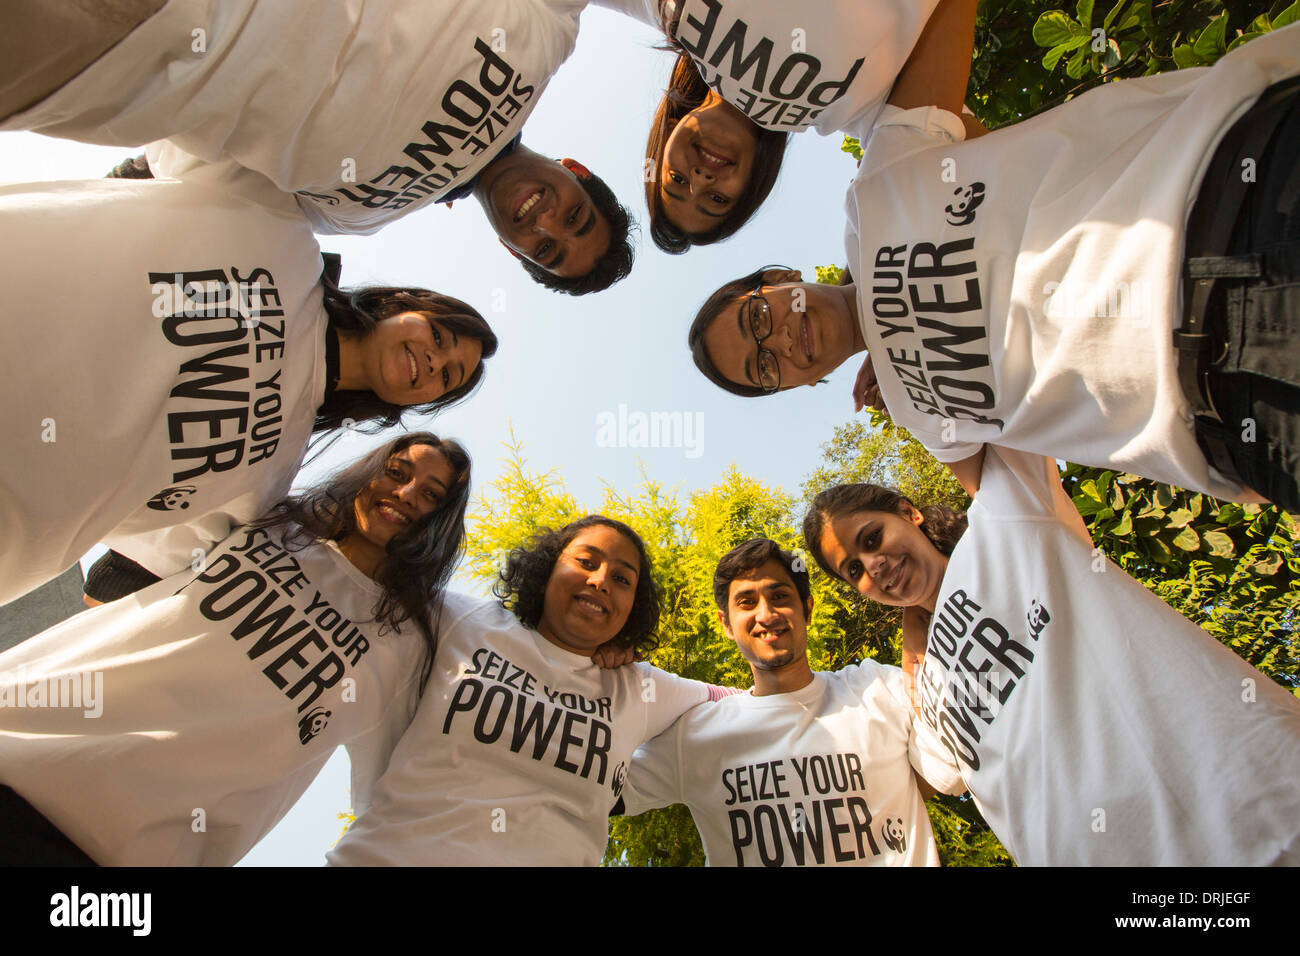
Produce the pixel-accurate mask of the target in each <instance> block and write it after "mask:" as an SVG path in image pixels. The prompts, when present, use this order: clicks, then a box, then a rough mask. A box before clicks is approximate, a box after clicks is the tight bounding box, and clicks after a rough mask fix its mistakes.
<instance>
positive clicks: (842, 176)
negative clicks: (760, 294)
mask: <svg viewBox="0 0 1300 956" xmlns="http://www.w3.org/2000/svg"><path fill="white" fill-rule="evenodd" d="M655 42H656V35H655V34H654V33H653V32H651V31H650V30H649V29H647V28H646V27H645V26H643V25H642V24H639V23H637V22H635V21H633V20H630V19H626V18H624V17H622V16H620V15H618V14H615V13H612V12H610V11H607V10H603V9H588V10H587V11H586V12H585V13H584V14H583V17H582V27H581V32H580V34H579V37H578V44H577V49H576V50H575V52H574V54H573V56H572V57H571V58H570V59H569V60H568V62H566V63H565V65H564V66H563V67H562V68H561V70H560V72H559V73H558V74H557V75H556V76H555V78H554V80H553V81H552V82H551V85H550V86H549V87H548V88H547V90H546V92H545V93H544V95H543V96H542V98H541V102H540V103H539V105H538V106H537V108H536V110H535V111H534V113H533V115H532V117H531V118H530V120H529V122H528V125H527V127H526V128H525V130H524V143H525V144H526V145H528V146H529V147H531V148H533V149H535V150H537V151H539V152H542V153H544V154H548V155H552V156H556V157H565V156H571V157H573V158H575V159H578V160H579V161H581V162H583V163H585V164H586V165H587V166H588V167H590V168H591V169H592V171H594V172H596V173H597V174H598V175H600V176H601V177H602V178H604V179H605V181H606V182H607V183H608V184H609V185H610V187H611V188H612V189H613V190H614V191H615V192H616V193H617V194H618V196H619V197H620V199H621V200H622V201H623V202H624V204H625V205H627V206H628V207H629V208H630V209H631V210H632V211H633V214H634V215H636V216H637V217H638V218H639V219H644V218H646V211H645V203H644V200H643V198H642V173H643V169H644V160H643V151H644V148H645V139H646V133H647V130H648V128H649V123H650V117H651V116H652V115H653V112H654V107H655V105H656V104H657V102H658V100H659V97H660V95H661V94H662V91H663V87H664V84H665V82H666V80H667V76H668V72H669V68H670V67H671V64H672V57H671V55H670V54H668V53H664V52H662V51H659V50H655V49H653V45H654V43H655ZM839 145H840V139H839V137H838V136H837V137H829V138H824V137H820V136H818V135H817V134H816V133H803V134H800V135H798V136H795V137H793V139H792V143H791V146H790V149H789V150H788V152H787V154H786V160H785V165H784V169H783V172H782V175H781V179H780V181H779V182H778V184H777V187H776V189H775V190H774V192H773V194H772V196H771V197H770V198H769V199H768V201H767V203H766V204H765V206H764V209H763V211H762V212H761V213H759V215H758V216H756V217H755V218H754V219H753V220H752V221H751V223H750V224H749V226H748V227H746V229H745V230H743V231H742V232H741V233H740V234H739V235H738V236H736V237H735V238H733V239H731V240H729V241H728V242H725V243H723V244H721V245H716V246H709V247H705V248H702V249H696V250H694V251H692V252H690V253H688V254H687V255H686V256H668V255H665V254H663V253H661V252H659V250H657V249H656V248H654V246H653V244H652V243H651V242H650V241H649V238H648V236H643V237H642V239H641V241H640V242H639V245H638V249H639V255H638V258H637V264H636V267H635V269H634V270H633V272H632V275H631V276H630V277H629V278H628V279H626V280H624V281H623V282H622V283H620V284H619V285H616V286H615V287H614V288H612V289H610V290H608V291H606V292H603V293H599V294H597V295H591V296H586V297H582V298H571V297H569V296H562V295H557V294H555V293H551V292H548V291H546V290H545V289H543V288H541V287H540V286H537V285H535V284H534V283H533V282H532V281H531V280H530V279H529V278H528V277H527V276H526V275H525V274H524V272H523V271H522V270H521V269H520V268H519V267H518V266H517V265H516V263H515V261H514V260H513V259H512V258H511V257H510V255H508V254H507V253H506V251H505V250H504V249H502V248H501V247H500V245H499V244H498V242H497V240H496V237H495V235H494V234H493V233H492V231H491V229H490V228H489V227H488V224H487V221H486V219H485V218H484V216H483V215H482V214H481V212H480V209H479V206H478V203H477V202H476V201H475V200H473V199H467V200H463V201H461V202H457V203H456V204H455V207H454V208H453V209H451V210H448V209H445V208H443V207H441V206H437V207H434V208H426V209H422V210H420V211H417V212H415V213H413V214H412V215H409V216H407V217H405V218H404V219H401V220H399V221H397V222H396V223H393V224H391V225H389V226H388V227H386V228H385V229H384V230H382V231H381V232H379V233H377V234H376V235H373V236H358V237H340V236H325V237H321V246H322V248H323V249H325V250H329V251H334V252H338V253H341V254H342V256H343V283H344V284H345V285H355V284H359V283H382V284H385V285H417V286H426V287H428V288H431V289H435V290H437V291H440V292H444V293H446V294H449V295H453V296H456V297H458V298H462V299H464V300H465V301H467V302H469V303H471V304H472V305H474V306H475V307H477V308H478V309H479V311H480V312H482V313H483V315H484V316H485V317H486V318H487V319H488V321H489V322H490V323H491V324H492V326H493V328H494V330H495V331H496V333H497V335H498V337H499V338H500V340H501V348H500V351H498V353H497V355H496V356H495V358H493V359H492V360H491V361H490V362H489V364H488V368H487V375H486V380H485V382H484V385H483V387H482V388H481V389H480V390H479V392H478V393H477V394H476V395H475V396H474V397H473V398H472V399H471V400H470V401H469V402H467V403H466V404H464V405H462V406H461V407H459V408H456V409H453V410H451V411H448V412H445V413H443V414H442V415H440V416H438V417H436V418H434V419H430V420H425V421H418V420H412V421H411V422H410V423H409V424H410V426H411V427H412V428H425V427H427V428H430V429H432V430H433V431H436V432H438V433H439V434H442V435H446V436H451V437H455V438H457V439H459V440H460V441H461V442H462V443H463V444H464V445H465V446H466V447H467V448H468V449H469V451H470V454H471V455H472V456H473V459H474V463H475V468H474V484H475V487H476V489H478V488H482V487H484V486H485V485H486V483H487V482H488V481H490V480H492V478H493V477H495V476H496V475H497V474H498V473H499V468H500V462H501V459H502V458H503V456H504V455H505V454H506V449H505V445H504V443H505V442H507V441H508V440H509V433H510V429H511V428H512V427H513V430H514V435H515V437H516V438H517V439H518V440H520V441H522V442H523V444H524V455H525V458H526V460H527V463H528V466H529V469H530V470H532V471H546V470H549V469H555V470H556V473H557V474H558V475H559V476H561V477H562V478H563V479H564V481H565V483H566V485H567V486H568V489H569V490H570V491H571V492H572V493H573V494H574V495H575V497H576V498H577V499H578V501H579V502H581V503H583V504H585V505H587V506H589V507H592V508H595V507H596V506H598V505H599V503H600V501H601V499H602V497H603V490H604V487H605V485H606V484H610V485H613V486H615V487H617V488H619V489H621V490H630V489H632V488H634V487H635V486H636V485H637V484H639V482H640V475H639V463H640V462H644V465H645V468H646V471H647V472H648V474H649V475H650V476H651V477H653V478H654V479H656V480H658V481H661V482H663V483H664V484H665V485H666V486H667V487H669V488H677V489H679V490H680V491H681V493H682V494H683V495H686V494H689V493H690V492H691V491H694V490H696V489H701V488H708V487H709V486H711V485H713V484H714V483H715V482H717V481H718V480H719V478H720V477H721V476H722V475H723V473H724V472H725V471H726V470H727V469H728V467H730V466H731V465H732V464H735V465H736V466H737V467H738V468H739V469H740V470H741V471H743V472H746V473H748V474H751V475H753V476H755V477H758V478H760V479H761V480H763V481H764V482H765V483H767V484H769V485H771V486H774V487H781V488H784V489H785V490H787V491H790V492H797V491H798V486H799V483H800V482H801V481H802V480H803V479H804V478H805V477H806V476H807V474H808V473H809V472H810V471H812V470H813V468H814V467H816V465H817V463H818V461H819V460H820V455H821V451H820V446H821V445H822V444H823V443H824V442H826V441H828V440H829V439H830V437H831V434H832V431H833V429H834V427H835V426H836V425H838V424H841V423H843V422H846V421H848V420H850V419H851V418H852V417H853V405H852V398H851V395H850V390H851V388H852V384H853V379H854V375H855V373H856V371H857V363H856V362H851V363H849V365H847V366H845V367H844V368H841V369H840V370H839V371H837V372H836V373H835V374H834V375H833V376H832V377H831V379H830V383H829V384H828V385H821V386H818V387H817V388H814V389H799V390H796V391H794V392H790V393H786V394H783V395H780V396H776V397H773V398H769V399H741V398H736V397H733V396H731V395H728V394H726V393H725V392H722V391H721V390H719V389H718V388H716V387H715V386H713V385H712V384H710V383H709V382H708V381H707V380H705V379H704V378H703V376H701V375H700V374H699V372H698V371H696V369H695V366H694V364H693V363H692V362H691V358H690V354H689V352H688V351H687V349H686V345H685V343H686V331H687V329H688V327H689V326H690V322H691V319H692V318H693V316H694V314H695V311H696V309H697V308H698V307H699V305H700V304H701V303H702V302H703V301H704V299H705V298H707V297H708V295H709V294H710V293H711V292H712V291H713V290H714V289H715V288H716V287H717V286H719V285H721V284H722V283H723V282H725V281H728V280H730V279H733V278H736V277H738V276H740V275H743V274H745V273H747V272H751V271H753V270H754V269H755V268H757V267H758V266H761V265H764V264H766V263H769V262H776V263H783V264H787V265H791V266H794V267H796V268H799V269H802V270H804V272H805V275H806V277H807V278H808V279H809V280H810V281H811V279H812V278H813V267H814V266H817V265H826V264H828V263H837V264H841V265H842V264H843V259H844V251H843V231H844V219H843V208H844V196H845V191H846V190H847V188H848V185H849V182H850V180H851V179H852V177H853V174H854V171H855V170H854V165H853V160H852V159H850V158H849V157H848V156H846V155H845V154H844V153H842V152H840V149H839ZM128 153H129V151H127V150H122V149H117V148H109V147H96V146H85V145H82V144H79V143H73V142H70V141H64V140H56V139H48V138H45V137H40V136H36V135H32V134H25V133H3V134H0V180H3V181H6V182H15V181H19V182H20V181H29V180H35V179H82V178H97V177H99V176H102V175H103V174H104V173H106V172H107V171H108V170H109V169H110V168H112V167H113V166H114V165H116V164H117V163H118V162H119V161H120V160H122V159H124V158H126V156H127V155H128ZM620 406H623V407H624V409H625V412H624V414H625V415H626V416H627V417H628V419H629V420H632V416H634V415H635V414H636V413H638V412H639V413H642V414H645V415H649V414H651V413H672V412H680V413H682V415H683V418H686V417H687V416H689V417H690V420H691V421H692V422H695V423H702V430H701V432H700V433H699V434H698V435H692V437H693V438H695V439H697V441H696V443H694V445H693V447H689V448H688V447H681V448H637V447H609V442H608V441H607V440H606V439H607V438H608V432H606V433H604V434H602V432H601V429H600V425H601V423H602V422H604V423H606V424H608V422H609V421H610V420H611V419H612V420H613V421H615V422H617V420H618V418H619V416H620ZM602 416H604V417H602ZM380 440H382V439H379V438H373V437H370V438H367V437H360V436H349V437H347V438H345V439H344V440H342V441H340V442H338V443H337V444H336V445H335V447H334V448H333V449H331V451H330V453H329V454H328V456H326V458H325V460H324V461H323V462H322V463H321V465H322V466H324V467H330V466H332V465H334V464H337V463H339V462H340V461H342V460H346V459H350V458H353V457H356V456H357V455H358V454H360V453H361V451H362V450H364V449H368V448H369V447H372V446H373V445H374V444H375V443H377V442H378V441H380ZM347 766H348V764H347V758H346V755H345V754H344V753H343V752H342V751H341V750H340V751H339V752H338V753H336V754H335V756H334V758H333V759H332V760H331V761H330V763H329V764H328V765H327V767H326V768H325V770H324V771H323V772H322V773H321V775H320V776H319V777H318V778H317V780H316V781H315V783H314V784H313V785H312V787H311V789H310V790H309V791H308V792H307V793H306V794H305V795H304V797H303V798H302V800H300V801H299V803H298V804H297V806H295V807H294V809H293V810H292V811H291V812H290V813H289V814H288V816H286V818H285V819H284V820H283V821H281V823H280V825H279V826H278V827H277V828H276V829H275V830H274V831H273V832H272V833H271V834H270V835H268V836H267V837H266V838H265V839H264V840H263V841H262V842H261V843H260V844H259V845H258V846H257V847H256V848H255V849H254V850H253V851H252V852H251V853H250V854H249V855H248V856H247V857H246V858H245V860H244V864H246V865H308V866H312V865H319V864H321V863H322V862H323V859H324V853H325V851H326V850H327V849H328V848H329V846H330V845H331V844H332V842H333V841H334V840H335V839H336V838H337V836H338V834H339V831H340V829H341V824H340V823H339V821H338V820H337V819H335V816H336V814H337V813H338V812H339V811H341V810H342V809H343V808H345V807H347V806H348V803H349V799H348V774H347Z"/></svg>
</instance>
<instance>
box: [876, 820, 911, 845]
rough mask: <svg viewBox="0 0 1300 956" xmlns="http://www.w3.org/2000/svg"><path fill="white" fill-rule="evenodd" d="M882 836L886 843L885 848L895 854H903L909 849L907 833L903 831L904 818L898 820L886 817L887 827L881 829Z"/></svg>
mask: <svg viewBox="0 0 1300 956" xmlns="http://www.w3.org/2000/svg"><path fill="white" fill-rule="evenodd" d="M880 835H881V837H882V838H883V839H884V841H885V846H887V847H889V848H890V849H891V850H893V851H894V852H895V853H902V852H903V851H904V850H906V849H907V833H906V831H904V830H903V818H902V817H899V818H898V819H897V820H895V819H894V818H893V817H886V818H885V825H884V826H883V827H881V828H880Z"/></svg>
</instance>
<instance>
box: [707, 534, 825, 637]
mask: <svg viewBox="0 0 1300 956" xmlns="http://www.w3.org/2000/svg"><path fill="white" fill-rule="evenodd" d="M768 561H775V562H777V563H778V564H780V565H781V567H783V568H785V571H786V574H788V575H789V576H790V580H791V582H793V584H794V589H795V590H796V591H798V592H799V602H800V603H801V604H802V605H803V606H804V609H805V611H806V609H807V607H808V598H809V597H811V596H812V587H811V586H810V585H809V582H808V570H807V568H804V570H802V571H800V570H796V569H797V568H802V567H803V566H804V565H803V562H802V561H801V560H799V559H798V558H797V557H795V556H794V555H793V554H792V553H790V552H789V551H786V550H784V549H783V548H782V547H781V546H780V545H779V544H777V543H776V542H775V541H773V540H771V539H770V538H750V539H749V540H748V541H746V542H745V543H744V544H738V545H736V546H735V547H734V548H732V549H731V550H730V551H728V552H727V553H726V554H724V555H723V556H722V558H721V559H720V560H719V561H718V566H717V568H716V569H714V572H713V600H714V603H716V604H717V605H718V610H719V611H721V612H722V613H723V614H724V615H726V616H727V617H728V619H730V617H731V615H730V613H729V612H728V608H729V607H730V599H731V582H732V581H734V580H735V579H736V578H738V577H740V576H741V575H742V574H746V573H748V572H751V571H754V570H756V569H758V568H759V567H761V566H762V565H764V564H766V563H767V562H768Z"/></svg>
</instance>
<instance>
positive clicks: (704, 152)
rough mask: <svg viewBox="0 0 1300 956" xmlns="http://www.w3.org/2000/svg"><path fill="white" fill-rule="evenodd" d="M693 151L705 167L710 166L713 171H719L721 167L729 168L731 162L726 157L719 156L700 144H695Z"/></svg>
mask: <svg viewBox="0 0 1300 956" xmlns="http://www.w3.org/2000/svg"><path fill="white" fill-rule="evenodd" d="M695 151H696V152H697V153H698V154H699V156H700V158H701V159H703V160H704V162H705V163H706V164H707V165H709V166H712V167H714V168H715V169H721V168H722V167H723V166H730V165H731V164H732V163H731V160H730V159H728V158H727V157H726V156H722V155H719V154H718V153H715V152H713V150H711V149H708V148H707V147H705V146H703V145H701V144H700V143H696V144H695Z"/></svg>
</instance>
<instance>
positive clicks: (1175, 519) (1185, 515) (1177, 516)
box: [1165, 508, 1196, 529]
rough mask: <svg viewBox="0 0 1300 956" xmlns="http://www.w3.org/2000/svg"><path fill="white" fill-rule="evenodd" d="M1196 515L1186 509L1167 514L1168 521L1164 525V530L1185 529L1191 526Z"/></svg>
mask: <svg viewBox="0 0 1300 956" xmlns="http://www.w3.org/2000/svg"><path fill="white" fill-rule="evenodd" d="M1195 517H1196V515H1194V514H1192V513H1191V512H1190V511H1188V510H1187V509H1186V508H1179V509H1178V510H1177V511H1171V512H1169V520H1168V522H1167V523H1166V524H1165V527H1166V528H1171V529H1172V528H1185V527H1187V525H1189V524H1191V521H1192V519H1193V518H1195Z"/></svg>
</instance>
